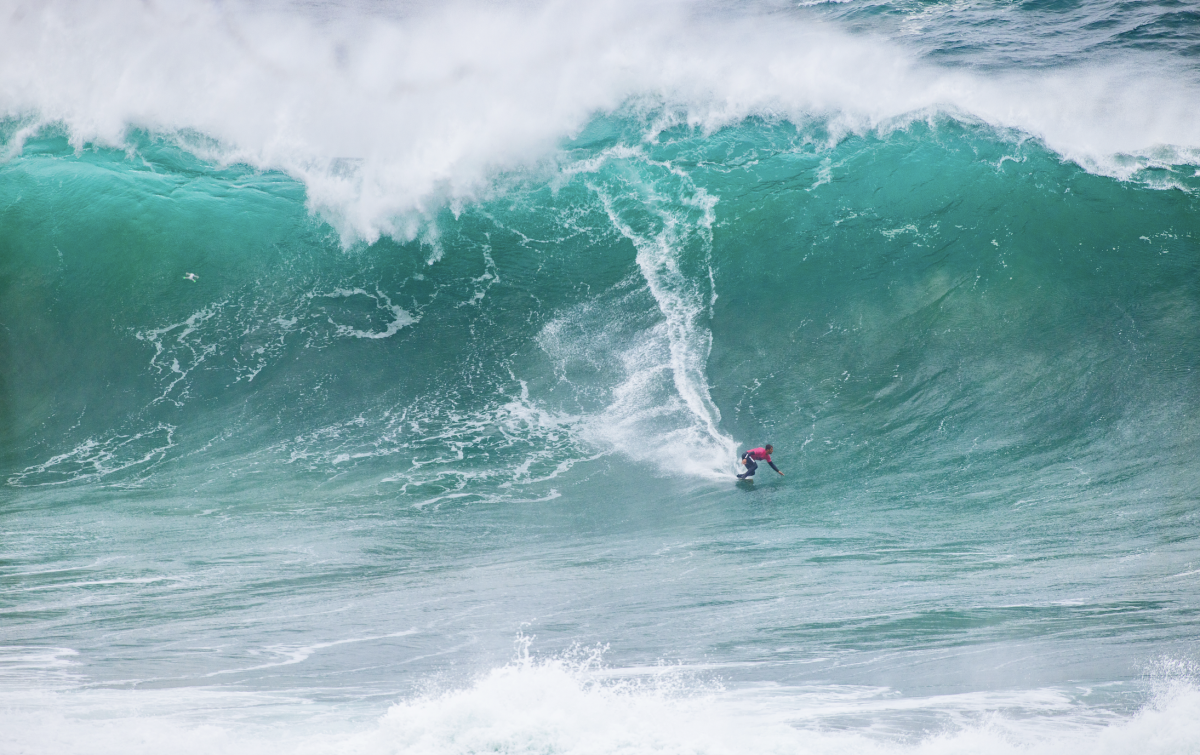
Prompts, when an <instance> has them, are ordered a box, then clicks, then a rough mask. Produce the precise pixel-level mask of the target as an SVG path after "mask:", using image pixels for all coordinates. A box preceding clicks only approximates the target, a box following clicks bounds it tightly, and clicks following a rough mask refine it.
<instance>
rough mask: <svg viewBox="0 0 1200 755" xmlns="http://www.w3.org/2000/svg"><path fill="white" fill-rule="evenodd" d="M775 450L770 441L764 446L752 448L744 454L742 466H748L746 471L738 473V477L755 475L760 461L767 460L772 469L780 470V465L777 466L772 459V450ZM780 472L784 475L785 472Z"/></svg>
mask: <svg viewBox="0 0 1200 755" xmlns="http://www.w3.org/2000/svg"><path fill="white" fill-rule="evenodd" d="M774 450H775V446H772V445H771V444H770V443H768V444H767V445H765V446H763V447H762V448H751V449H750V450H749V451H747V452H746V453H744V454H742V466H744V467H745V468H746V471H745V472H743V473H742V474H740V475H738V479H739V480H748V479H750V478H751V477H753V476H754V471H755V470H756V469H758V462H760V461H765V462H767V464H769V465H770V466H771V469H774V470H775V471H776V472H779V467H777V466H775V462H773V461H771V452H772V451H774ZM779 474H780V476H782V475H783V472H779Z"/></svg>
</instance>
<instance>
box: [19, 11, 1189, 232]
mask: <svg viewBox="0 0 1200 755" xmlns="http://www.w3.org/2000/svg"><path fill="white" fill-rule="evenodd" d="M900 39H901V40H902V39H903V37H901V38H900ZM1197 102H1200V83H1198V82H1197V81H1196V77H1195V76H1194V75H1186V74H1185V75H1180V73H1179V62H1178V60H1177V59H1176V58H1164V57H1161V56H1152V55H1149V54H1140V53H1136V52H1126V53H1124V54H1122V55H1120V56H1115V57H1113V59H1111V60H1105V61H1087V62H1085V63H1084V64H1081V65H1080V66H1078V67H1073V68H1072V67H1063V68H1057V69H1048V70H1042V69H1039V70H1026V71H1008V72H986V71H972V70H966V69H948V68H939V67H935V66H932V65H930V64H928V63H925V62H922V61H921V59H920V58H919V56H918V55H917V54H916V53H915V52H914V51H912V50H910V49H908V48H906V47H905V46H904V44H903V42H902V41H896V40H889V39H881V38H879V37H865V36H859V35H852V34H849V33H846V32H844V31H841V30H839V29H838V28H837V27H836V26H835V25H832V24H827V23H818V22H814V21H813V20H812V19H810V18H807V17H805V16H803V15H787V14H764V13H763V12H761V9H752V10H747V11H741V12H735V11H732V10H720V11H713V12H701V11H700V10H699V9H698V8H697V7H696V6H693V5H691V4H689V3H685V2H664V3H657V4H654V5H651V6H646V5H644V4H637V3H632V2H628V1H627V0H607V1H606V2H601V3H594V4H588V5H587V6H586V7H580V6H578V5H576V4H569V3H556V2H549V3H540V4H539V3H535V4H532V5H526V4H519V5H511V6H500V7H486V8H479V7H468V6H451V7H448V8H441V7H430V8H419V9H416V10H414V11H412V12H411V13H410V14H409V15H407V16H405V17H402V18H391V17H376V18H371V17H367V16H364V15H363V14H361V13H359V12H356V11H344V12H343V11H333V12H331V17H330V18H326V19H324V20H323V21H322V22H321V23H318V22H316V21H313V20H312V19H309V18H306V17H304V16H302V15H300V14H297V13H292V14H286V13H279V12H271V11H262V10H257V9H254V8H253V7H251V6H248V5H212V4H208V3H201V2H199V1H198V0H195V1H191V2H181V3H169V4H168V3H147V4H143V3H135V2H132V0H128V1H126V2H122V1H118V2H114V3H105V4H101V5H88V6H81V5H79V4H76V3H70V2H49V3H45V4H41V5H38V6H36V7H33V6H23V7H22V9H21V12H19V13H17V14H16V15H15V16H14V22H13V23H10V24H7V25H6V26H5V27H4V28H3V29H2V30H0V113H2V114H4V115H6V116H8V117H9V118H14V117H15V118H19V119H23V120H22V121H21V122H22V123H23V124H24V126H22V127H20V128H17V129H16V130H15V132H14V133H13V134H12V136H11V137H10V138H9V139H8V142H9V145H8V146H9V151H10V152H12V151H14V150H19V149H20V145H21V143H22V142H23V140H24V139H25V138H27V137H28V136H29V135H31V134H34V133H37V132H38V130H39V129H40V128H42V127H43V126H45V125H46V124H49V123H62V124H65V125H66V127H67V128H68V130H69V132H70V134H71V139H72V143H73V144H74V145H75V146H76V147H77V148H82V147H83V146H84V145H86V144H93V143H94V144H106V145H111V146H118V147H128V146H129V145H128V144H127V133H128V130H129V129H130V128H131V127H140V128H146V129H150V130H152V131H155V132H156V133H161V134H165V135H169V136H171V137H172V138H174V139H175V140H177V141H178V142H179V143H180V144H181V145H183V146H185V147H186V148H187V149H189V150H190V151H193V152H195V153H196V154H198V155H200V156H202V157H204V158H205V159H210V160H214V161H217V162H224V163H231V162H241V163H246V164H249V165H252V166H255V167H257V168H261V169H277V170H282V171H284V172H286V173H288V174H289V175H292V176H294V177H295V178H297V179H299V180H301V181H302V182H303V183H304V184H305V186H306V189H307V195H308V203H309V207H310V209H312V210H314V211H317V212H319V213H321V214H322V216H324V217H325V218H327V219H328V220H330V221H331V222H332V223H333V224H334V225H335V226H336V227H337V228H338V229H339V231H340V232H341V234H342V237H343V241H344V243H346V244H350V243H353V242H354V241H356V240H360V239H362V240H366V241H368V242H373V241H375V240H377V239H378V238H379V237H380V236H381V235H383V234H386V235H389V236H392V237H394V238H398V239H411V238H414V237H416V236H417V235H418V234H420V233H421V229H422V227H423V226H424V225H426V224H427V221H428V219H429V217H430V215H431V214H432V213H434V212H436V211H437V210H438V209H439V208H441V207H443V206H446V205H447V204H449V205H451V206H461V204H462V203H463V202H469V201H474V200H476V199H479V198H480V197H483V196H486V195H487V194H488V193H489V192H490V191H491V190H492V184H493V180H494V179H495V177H496V176H497V175H499V174H502V173H505V172H507V171H514V170H524V169H528V168H531V167H535V166H537V165H539V164H541V163H543V162H545V161H548V160H553V159H554V155H555V152H556V150H557V148H558V146H559V145H560V144H562V143H563V141H564V140H567V139H570V138H572V137H573V136H575V135H578V134H579V133H580V132H581V131H582V130H583V129H584V128H585V127H586V125H587V124H588V123H589V122H590V121H591V120H592V119H594V118H595V117H596V116H597V115H598V114H605V113H614V112H618V111H623V112H628V113H642V114H647V120H646V123H645V124H644V136H645V137H646V138H649V139H654V138H657V136H658V135H659V134H660V133H661V131H662V129H663V128H667V127H670V126H671V125H674V124H678V123H686V124H689V125H690V126H692V127H695V128H698V129H702V130H707V131H713V130H716V129H720V128H722V127H724V126H728V125H730V124H734V123H738V122H740V121H743V120H744V119H746V118H750V117H766V118H782V119H788V120H791V121H793V122H795V123H808V122H810V121H813V120H817V121H820V122H822V123H825V124H826V125H827V130H828V134H829V138H830V139H831V140H833V141H836V140H838V139H840V138H842V137H843V136H844V135H846V134H852V133H858V134H862V133H866V132H868V131H871V130H877V129H881V130H885V131H886V130H888V129H893V128H897V127H903V126H904V125H906V124H907V123H911V122H912V121H914V120H922V119H927V118H930V117H931V116H933V115H936V114H939V113H940V114H949V115H951V116H953V117H956V118H961V119H964V120H967V121H974V122H981V123H986V124H989V125H991V126H993V127H996V128H999V129H1004V130H1011V131H1013V132H1014V133H1015V134H1016V138H1028V137H1033V138H1036V139H1039V140H1041V141H1043V142H1044V143H1045V144H1046V145H1047V146H1049V147H1050V148H1051V149H1053V150H1054V151H1055V152H1057V153H1058V154H1059V155H1061V156H1062V157H1063V158H1065V159H1069V160H1073V161H1075V162H1077V163H1079V164H1080V165H1081V166H1083V167H1084V168H1085V169H1087V170H1090V171H1093V172H1098V173H1103V174H1106V175H1112V176H1116V177H1120V178H1129V177H1130V176H1132V175H1134V174H1136V172H1137V170H1139V169H1144V168H1145V167H1147V166H1157V167H1171V166H1178V165H1195V164H1200V153H1198V151H1197V150H1200V118H1197V117H1196V115H1197V105H1196V103H1197ZM1131 166H1132V167H1131Z"/></svg>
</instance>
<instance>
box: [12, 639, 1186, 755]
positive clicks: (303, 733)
mask: <svg viewBox="0 0 1200 755" xmlns="http://www.w3.org/2000/svg"><path fill="white" fill-rule="evenodd" d="M702 673H704V672H703V671H698V670H692V669H688V668H687V667H682V668H681V667H672V666H664V667H658V668H651V669H646V668H634V669H619V668H605V667H603V666H602V665H600V663H599V661H598V654H596V653H592V654H589V653H580V652H578V651H576V652H575V653H568V654H567V655H566V656H565V657H563V658H557V659H549V660H540V661H539V660H531V659H529V658H526V657H523V658H520V659H518V660H517V661H514V662H512V663H510V664H507V665H505V666H502V667H499V668H495V669H492V670H491V671H488V672H486V673H483V674H482V675H480V676H479V677H478V678H477V679H476V680H474V681H473V682H472V683H470V684H468V685H467V686H465V687H462V688H458V689H451V690H448V691H440V692H435V693H429V694H424V695H415V696H411V697H407V698H405V699H402V700H400V701H399V702H397V703H395V704H394V705H393V706H391V707H390V709H388V710H387V712H386V713H384V714H383V715H381V716H376V717H375V718H374V720H370V718H368V717H364V716H363V715H362V714H361V712H357V715H355V713H356V712H355V711H351V710H348V709H347V707H346V706H344V705H330V704H327V703H322V702H320V701H319V700H309V699H306V698H305V696H304V695H303V694H302V693H299V692H296V691H278V692H276V693H266V692H252V691H245V690H238V689H234V688H224V689H222V688H219V687H207V688H183V689H170V690H153V689H144V690H140V689H135V690H104V689H90V690H78V691H66V690H62V691H53V692H51V691H38V692H33V693H31V692H29V691H24V690H22V691H17V690H8V691H5V692H0V750H3V751H4V752H82V751H86V752H89V753H94V754H95V755H108V754H109V753H112V754H114V755H116V754H117V753H120V755H141V754H142V753H147V754H149V753H154V754H156V755H157V753H162V752H174V753H182V754H183V755H189V754H190V753H211V752H222V753H230V755H242V754H243V753H245V754H247V755H250V754H254V755H265V754H280V755H282V754H284V753H287V754H289V755H290V754H293V753H294V754H295V755H350V754H351V753H353V754H354V755H399V754H400V753H403V754H404V755H467V754H470V753H507V754H508V755H544V754H545V753H559V754H561V755H666V754H671V755H727V754H728V755H735V754H740V753H767V754H773V753H777V754H778V755H796V754H797V753H800V754H805V755H807V754H816V755H826V754H827V755H834V754H835V753H864V754H865V755H951V754H955V755H957V754H959V753H978V754H980V755H1018V754H1020V755H1097V754H1098V755H1181V754H1187V753H1194V752H1196V750H1197V744H1198V743H1200V690H1197V689H1196V688H1195V687H1194V686H1193V685H1191V684H1186V683H1184V684H1178V685H1175V686H1173V687H1164V688H1160V689H1157V690H1155V692H1154V693H1153V694H1152V695H1151V699H1150V701H1149V702H1148V703H1147V704H1145V705H1144V706H1143V707H1142V708H1141V709H1140V710H1138V711H1137V712H1135V713H1133V714H1132V715H1130V714H1121V713H1117V712H1113V711H1111V710H1108V709H1106V708H1105V707H1103V706H1093V705H1090V704H1089V703H1088V702H1087V697H1088V695H1089V694H1090V691H1089V690H1086V689H1082V688H1076V689H1058V688H1048V689H1030V690H1012V691H994V692H981V693H965V694H955V695H937V696H928V697H908V696H902V695H899V694H896V693H895V692H894V691H893V690H890V689H887V688H875V687H853V686H845V685H825V686H822V685H813V686H806V687H782V686H774V685H766V686H758V687H746V688H740V689H724V688H722V687H721V686H720V685H718V684H714V683H712V682H707V683H706V682H703V681H699V679H700V674H702ZM364 718H365V720H364Z"/></svg>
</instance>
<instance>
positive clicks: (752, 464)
mask: <svg viewBox="0 0 1200 755" xmlns="http://www.w3.org/2000/svg"><path fill="white" fill-rule="evenodd" d="M742 458H743V459H745V461H746V471H745V473H743V474H740V475H738V477H739V478H740V479H743V480H746V479H749V478H751V477H753V476H754V470H756V469H758V463H757V462H756V461H754V459H751V458H750V457H749V456H744V457H742Z"/></svg>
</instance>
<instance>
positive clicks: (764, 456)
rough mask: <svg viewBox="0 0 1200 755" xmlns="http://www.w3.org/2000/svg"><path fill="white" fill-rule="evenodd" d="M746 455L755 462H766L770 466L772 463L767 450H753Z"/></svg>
mask: <svg viewBox="0 0 1200 755" xmlns="http://www.w3.org/2000/svg"><path fill="white" fill-rule="evenodd" d="M746 454H747V455H748V456H749V457H750V458H751V459H754V460H755V461H765V462H767V463H768V464H769V463H770V462H771V454H769V453H767V449H765V448H751V449H750V450H749V451H747V452H746Z"/></svg>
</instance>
